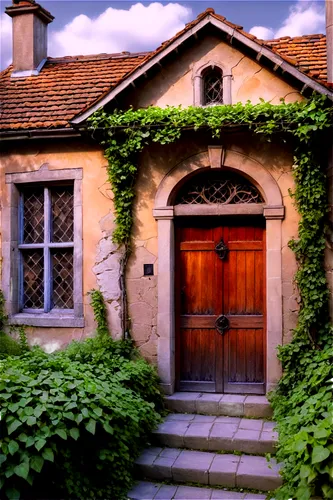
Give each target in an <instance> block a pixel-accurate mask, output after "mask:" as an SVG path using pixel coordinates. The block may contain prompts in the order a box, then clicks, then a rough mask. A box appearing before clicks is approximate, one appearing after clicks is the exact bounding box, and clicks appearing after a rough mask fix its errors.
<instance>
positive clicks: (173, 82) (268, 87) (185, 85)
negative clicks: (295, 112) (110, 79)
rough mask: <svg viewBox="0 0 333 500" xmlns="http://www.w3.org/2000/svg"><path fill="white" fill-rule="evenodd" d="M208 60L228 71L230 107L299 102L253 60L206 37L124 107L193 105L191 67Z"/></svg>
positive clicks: (163, 69)
mask: <svg viewBox="0 0 333 500" xmlns="http://www.w3.org/2000/svg"><path fill="white" fill-rule="evenodd" d="M209 61H221V62H223V64H224V65H225V66H226V67H228V68H230V69H231V74H232V76H233V78H232V83H231V96H232V97H231V98H232V103H233V104H235V103H236V102H243V103H245V102H246V101H247V100H248V99H250V100H251V102H252V103H253V104H255V103H258V102H259V100H260V98H262V99H264V100H265V101H270V102H271V103H272V104H279V102H280V98H281V97H284V98H285V100H286V102H294V101H296V100H300V99H302V97H301V95H300V94H299V92H298V91H296V90H295V89H294V88H293V87H291V86H290V85H289V84H287V83H285V82H284V81H282V80H281V79H280V78H279V77H277V76H276V74H274V73H273V72H271V71H269V70H267V69H264V68H263V67H262V66H261V65H260V64H259V63H258V62H257V61H252V60H251V59H250V58H249V57H247V56H245V55H244V54H242V53H241V52H239V51H238V50H237V49H235V48H233V47H232V46H230V45H228V44H227V43H225V42H221V40H220V39H219V38H218V37H215V36H207V37H206V38H205V39H204V40H201V41H198V42H196V44H195V46H193V47H192V48H190V49H188V50H187V51H186V53H181V54H180V55H179V56H177V58H176V59H175V60H174V61H173V62H170V63H169V64H166V65H163V66H162V67H161V68H160V69H159V72H158V74H157V75H156V76H155V78H154V79H152V80H150V81H147V83H146V84H145V85H142V86H141V87H138V88H137V89H136V90H135V91H133V93H132V94H131V95H130V96H129V97H128V99H127V101H126V104H132V105H133V106H134V107H137V106H138V107H147V106H149V105H154V106H160V107H165V106H167V105H169V106H171V105H173V106H178V105H182V106H184V107H186V106H191V105H193V84H192V77H193V68H194V67H196V66H197V64H198V63H199V64H200V65H201V64H205V63H207V62H209Z"/></svg>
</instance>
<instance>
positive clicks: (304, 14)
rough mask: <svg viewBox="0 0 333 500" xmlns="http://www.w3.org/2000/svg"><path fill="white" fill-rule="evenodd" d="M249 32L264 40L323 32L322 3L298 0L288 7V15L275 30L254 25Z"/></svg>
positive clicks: (323, 16)
mask: <svg viewBox="0 0 333 500" xmlns="http://www.w3.org/2000/svg"><path fill="white" fill-rule="evenodd" d="M250 33H251V34H252V35H255V36H256V37H258V38H262V39H264V40H268V39H270V38H279V37H282V36H288V35H289V36H291V37H294V36H301V35H311V34H313V33H325V7H324V5H323V4H322V3H320V4H319V3H314V2H304V1H302V0H298V2H297V3H296V4H294V5H292V6H291V7H290V9H289V16H288V17H287V18H286V19H285V20H284V21H283V23H282V26H280V27H279V28H278V29H277V30H276V31H275V32H274V31H273V30H272V29H271V28H267V27H265V26H254V27H253V28H251V30H250Z"/></svg>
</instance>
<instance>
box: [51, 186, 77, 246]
mask: <svg viewBox="0 0 333 500" xmlns="http://www.w3.org/2000/svg"><path fill="white" fill-rule="evenodd" d="M73 201H74V194H73V189H72V187H71V186H66V187H64V188H61V189H60V188H57V189H53V190H52V192H51V206H52V237H51V240H52V241H53V242H59V243H62V242H65V241H73V232H74V211H73Z"/></svg>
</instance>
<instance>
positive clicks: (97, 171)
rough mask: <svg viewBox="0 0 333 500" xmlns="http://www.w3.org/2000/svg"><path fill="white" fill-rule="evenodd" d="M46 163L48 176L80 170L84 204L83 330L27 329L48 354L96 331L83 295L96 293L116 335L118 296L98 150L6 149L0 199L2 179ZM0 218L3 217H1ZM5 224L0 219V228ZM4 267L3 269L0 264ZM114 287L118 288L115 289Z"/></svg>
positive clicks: (58, 144) (109, 207)
mask: <svg viewBox="0 0 333 500" xmlns="http://www.w3.org/2000/svg"><path fill="white" fill-rule="evenodd" d="M45 163H48V165H49V169H50V170H53V169H55V170H57V169H68V168H78V167H79V168H82V169H83V181H82V198H83V200H82V201H83V294H84V315H85V328H83V329H82V328H35V327H34V328H32V327H31V328H29V330H28V334H29V339H30V341H31V342H32V343H39V344H42V345H43V346H44V347H45V349H47V350H49V351H51V350H54V349H56V348H60V347H62V346H64V345H66V344H67V343H68V342H69V341H70V340H72V339H80V338H82V337H84V336H89V335H92V334H93V332H94V329H95V324H94V321H93V315H92V310H91V307H90V305H89V302H90V301H89V297H88V296H87V293H88V292H89V291H90V290H91V289H92V288H96V287H97V288H100V289H101V290H102V292H103V294H104V296H105V299H106V301H107V308H108V312H109V321H110V327H111V329H112V332H113V335H114V336H115V337H119V336H120V334H121V324H120V306H119V297H120V293H119V290H118V277H119V263H118V260H119V255H120V254H119V252H118V247H117V246H116V245H114V244H113V243H112V241H111V238H110V236H111V234H112V231H113V228H114V223H113V203H112V193H111V191H110V185H109V183H108V182H107V174H106V165H107V161H106V160H105V158H104V157H103V152H102V150H101V149H100V148H99V146H91V145H87V144H85V143H84V141H74V140H72V141H67V142H66V141H52V142H51V141H49V142H47V141H43V142H40V141H38V142H37V141H36V142H29V143H28V144H24V143H21V144H19V145H17V144H15V145H14V144H12V143H8V145H7V146H4V147H3V150H2V155H1V170H0V198H1V200H2V206H3V205H4V204H5V203H6V201H7V196H6V191H7V186H6V185H5V174H6V173H20V172H30V171H35V170H38V169H39V168H40V167H41V166H42V165H43V164H45ZM2 214H3V212H2ZM4 224H6V221H5V220H3V216H2V218H1V227H3V225H4ZM1 264H2V265H3V266H5V265H8V264H7V263H6V262H3V261H2V262H1ZM115 283H116V284H117V286H115Z"/></svg>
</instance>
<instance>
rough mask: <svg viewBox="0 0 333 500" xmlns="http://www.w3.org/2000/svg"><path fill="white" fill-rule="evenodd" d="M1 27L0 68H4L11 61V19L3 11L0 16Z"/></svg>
mask: <svg viewBox="0 0 333 500" xmlns="http://www.w3.org/2000/svg"><path fill="white" fill-rule="evenodd" d="M0 28H1V30H0V31H1V35H0V36H1V38H0V44H1V59H0V67H1V69H3V68H6V67H7V66H8V65H9V64H10V63H11V62H12V20H11V19H10V17H8V16H7V14H5V13H3V14H1V17H0Z"/></svg>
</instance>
